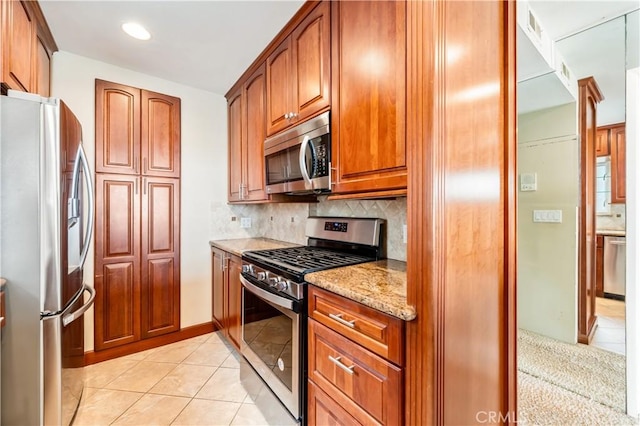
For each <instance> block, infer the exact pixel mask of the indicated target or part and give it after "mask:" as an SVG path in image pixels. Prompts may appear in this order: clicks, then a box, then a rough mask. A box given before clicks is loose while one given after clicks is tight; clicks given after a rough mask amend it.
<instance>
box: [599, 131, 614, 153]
mask: <svg viewBox="0 0 640 426" xmlns="http://www.w3.org/2000/svg"><path fill="white" fill-rule="evenodd" d="M610 154H611V152H610V151H609V129H608V128H601V127H598V130H597V131H596V157H606V156H607V155H610Z"/></svg>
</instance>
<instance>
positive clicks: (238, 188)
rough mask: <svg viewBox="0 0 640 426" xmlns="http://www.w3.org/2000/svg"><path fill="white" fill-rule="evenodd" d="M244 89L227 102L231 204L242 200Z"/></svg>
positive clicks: (230, 97)
mask: <svg viewBox="0 0 640 426" xmlns="http://www.w3.org/2000/svg"><path fill="white" fill-rule="evenodd" d="M242 104H243V99H242V88H241V89H239V90H237V91H236V92H235V93H233V94H232V95H231V96H229V98H228V101H227V119H228V124H227V126H228V132H229V136H228V137H229V161H228V165H229V194H228V199H229V201H230V202H233V201H240V200H241V199H242V198H241V197H242V169H243V161H242V124H243V120H242V111H243V108H242Z"/></svg>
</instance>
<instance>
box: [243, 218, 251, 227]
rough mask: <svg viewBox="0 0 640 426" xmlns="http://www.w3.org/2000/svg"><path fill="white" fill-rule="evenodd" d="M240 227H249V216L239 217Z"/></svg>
mask: <svg viewBox="0 0 640 426" xmlns="http://www.w3.org/2000/svg"><path fill="white" fill-rule="evenodd" d="M240 228H251V218H250V217H242V218H240Z"/></svg>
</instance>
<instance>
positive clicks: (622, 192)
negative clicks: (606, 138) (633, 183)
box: [610, 123, 627, 203]
mask: <svg viewBox="0 0 640 426" xmlns="http://www.w3.org/2000/svg"><path fill="white" fill-rule="evenodd" d="M610 135H611V136H610V144H611V145H610V146H611V202H612V203H626V201H627V154H626V149H627V147H626V142H625V124H624V123H622V124H620V125H618V126H616V127H613V128H612V129H611V132H610Z"/></svg>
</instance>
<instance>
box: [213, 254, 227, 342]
mask: <svg viewBox="0 0 640 426" xmlns="http://www.w3.org/2000/svg"><path fill="white" fill-rule="evenodd" d="M224 267H225V259H224V252H223V251H221V250H218V249H215V248H214V249H213V250H212V252H211V268H212V270H211V279H212V283H211V299H212V300H211V316H212V320H213V322H214V324H215V325H216V326H217V327H218V329H219V330H222V329H224V328H225V324H224V323H225V321H224V309H225V308H224V305H225V291H224V286H225V282H224Z"/></svg>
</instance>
